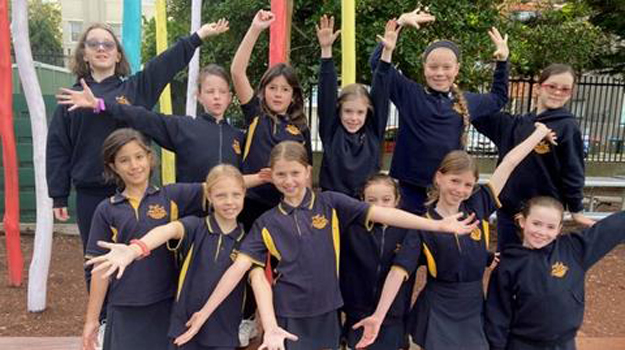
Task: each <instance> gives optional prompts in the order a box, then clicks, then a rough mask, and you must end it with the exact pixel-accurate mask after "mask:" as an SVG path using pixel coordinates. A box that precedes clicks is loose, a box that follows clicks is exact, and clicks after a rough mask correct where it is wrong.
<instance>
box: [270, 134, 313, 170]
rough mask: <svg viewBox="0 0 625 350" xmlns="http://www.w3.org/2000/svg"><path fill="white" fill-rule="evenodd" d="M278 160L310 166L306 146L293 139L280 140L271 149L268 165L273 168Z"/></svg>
mask: <svg viewBox="0 0 625 350" xmlns="http://www.w3.org/2000/svg"><path fill="white" fill-rule="evenodd" d="M279 160H286V161H293V162H298V163H300V164H302V165H303V166H306V167H307V166H310V162H309V161H308V152H306V148H304V146H303V145H302V144H301V143H299V142H295V141H282V142H280V143H279V144H277V145H276V146H275V147H274V148H273V149H272V150H271V154H269V167H270V168H273V166H274V165H275V164H276V162H277V161H279Z"/></svg>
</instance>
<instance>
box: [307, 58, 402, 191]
mask: <svg viewBox="0 0 625 350" xmlns="http://www.w3.org/2000/svg"><path fill="white" fill-rule="evenodd" d="M389 66H390V65H388V64H380V65H379V66H378V69H377V70H376V71H375V74H374V75H373V83H372V84H371V98H372V100H373V101H372V102H373V113H371V111H370V110H369V112H368V113H367V119H366V121H365V124H364V125H363V127H362V128H361V129H360V130H358V132H356V133H349V132H347V130H345V128H344V127H343V125H342V123H341V116H340V109H339V106H338V105H337V90H338V84H337V80H338V78H337V74H336V68H335V66H334V60H332V59H331V58H329V59H322V60H321V66H320V68H319V95H318V96H319V98H318V101H317V106H318V111H319V137H320V138H321V142H322V143H323V159H322V161H321V170H320V173H319V185H320V186H321V188H322V189H323V190H330V191H337V192H341V193H345V194H346V195H348V196H351V197H354V198H357V197H359V194H360V191H361V190H362V187H363V186H364V184H365V181H366V180H367V178H368V177H369V175H371V174H375V173H377V172H378V171H380V147H381V144H382V141H384V129H385V128H386V122H387V120H388V107H389V106H388V104H389V102H388V101H389V99H388V90H389V87H388V84H387V79H386V77H387V76H388V71H389Z"/></svg>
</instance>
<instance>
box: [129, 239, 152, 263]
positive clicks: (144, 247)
mask: <svg viewBox="0 0 625 350" xmlns="http://www.w3.org/2000/svg"><path fill="white" fill-rule="evenodd" d="M130 244H136V245H138V246H139V248H141V255H140V256H139V259H143V258H145V257H146V256H149V255H150V253H151V252H150V249H149V248H148V245H147V244H145V242H143V241H140V240H138V239H131V240H130Z"/></svg>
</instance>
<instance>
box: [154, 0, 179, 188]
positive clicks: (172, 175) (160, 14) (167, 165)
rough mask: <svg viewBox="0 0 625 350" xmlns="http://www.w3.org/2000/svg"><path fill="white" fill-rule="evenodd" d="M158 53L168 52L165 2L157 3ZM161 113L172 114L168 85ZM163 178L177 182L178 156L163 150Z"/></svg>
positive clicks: (161, 103)
mask: <svg viewBox="0 0 625 350" xmlns="http://www.w3.org/2000/svg"><path fill="white" fill-rule="evenodd" d="M155 19H156V53H157V54H160V53H161V52H163V51H165V50H167V10H166V8H165V0H157V1H156V15H155ZM159 104H160V107H161V113H164V114H171V113H172V108H171V89H170V85H169V84H167V86H166V87H165V89H164V90H163V93H162V94H161V98H160V99H159ZM161 152H162V153H161V163H162V164H161V177H162V180H163V185H165V184H170V183H174V182H176V166H175V162H176V155H175V154H174V153H172V152H170V151H168V150H166V149H162V150H161Z"/></svg>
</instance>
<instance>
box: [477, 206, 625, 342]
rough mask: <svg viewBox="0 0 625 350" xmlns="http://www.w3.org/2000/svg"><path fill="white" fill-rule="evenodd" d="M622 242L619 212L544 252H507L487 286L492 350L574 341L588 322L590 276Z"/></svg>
mask: <svg viewBox="0 0 625 350" xmlns="http://www.w3.org/2000/svg"><path fill="white" fill-rule="evenodd" d="M624 240H625V212H622V211H621V212H618V213H615V214H612V215H610V216H609V217H607V218H605V219H603V220H601V221H599V222H598V223H596V224H595V225H594V226H592V227H590V228H587V229H585V230H584V231H582V232H581V233H572V234H565V235H562V236H560V237H558V238H556V240H555V241H553V242H552V243H550V244H549V245H547V246H546V247H544V248H541V249H529V248H525V247H522V246H520V245H513V246H510V247H509V248H506V249H505V250H504V251H503V252H502V256H501V262H500V264H499V266H498V267H497V269H496V270H495V271H493V273H492V275H491V279H490V282H489V286H488V298H487V302H486V313H485V316H486V322H485V331H486V336H487V338H488V342H489V343H490V346H491V349H493V350H500V349H501V350H503V349H505V348H506V344H507V343H508V341H509V339H510V338H512V337H514V338H517V339H520V340H521V341H525V342H527V343H530V344H536V345H537V346H544V347H547V346H555V345H558V344H562V343H564V342H566V341H569V340H571V339H573V338H574V337H575V335H576V333H577V330H578V329H579V327H580V326H581V325H582V320H583V317H584V278H585V275H586V272H587V271H588V270H589V269H590V268H591V267H592V266H593V265H594V264H595V263H596V262H597V261H599V260H601V258H603V257H604V256H605V255H606V254H608V253H609V252H610V250H612V249H613V248H614V247H615V246H617V245H618V244H619V243H623V241H624Z"/></svg>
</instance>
